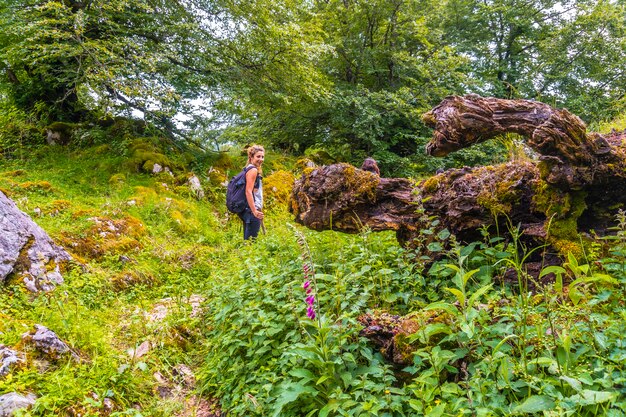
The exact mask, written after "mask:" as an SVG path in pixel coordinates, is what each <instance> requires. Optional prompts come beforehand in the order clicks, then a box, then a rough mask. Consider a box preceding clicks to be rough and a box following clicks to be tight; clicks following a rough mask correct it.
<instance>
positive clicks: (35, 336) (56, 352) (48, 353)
mask: <svg viewBox="0 0 626 417" xmlns="http://www.w3.org/2000/svg"><path fill="white" fill-rule="evenodd" d="M22 340H24V342H26V343H27V344H29V345H31V346H33V347H34V348H35V350H36V351H37V352H39V353H40V354H41V355H42V357H43V358H44V359H47V360H58V359H60V358H62V357H65V356H67V355H69V356H71V357H72V359H74V360H79V359H80V358H79V356H78V355H77V354H76V353H75V352H74V351H73V350H72V348H70V347H69V346H68V344H67V343H65V342H64V341H63V340H61V339H60V338H59V336H57V334H56V333H55V332H53V331H52V330H50V329H48V328H47V327H45V326H42V325H40V324H36V325H35V331H34V332H32V331H31V332H28V333H24V334H23V335H22Z"/></svg>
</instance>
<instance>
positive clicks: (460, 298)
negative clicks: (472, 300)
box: [445, 288, 465, 306]
mask: <svg viewBox="0 0 626 417" xmlns="http://www.w3.org/2000/svg"><path fill="white" fill-rule="evenodd" d="M445 290H446V291H448V292H450V293H452V294H453V295H454V296H455V297H456V300H457V301H458V302H459V304H461V306H465V295H464V294H463V292H461V291H460V290H458V289H456V288H445Z"/></svg>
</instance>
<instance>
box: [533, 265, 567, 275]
mask: <svg viewBox="0 0 626 417" xmlns="http://www.w3.org/2000/svg"><path fill="white" fill-rule="evenodd" d="M566 272H567V271H566V270H565V268H563V267H562V266H558V265H552V266H547V267H545V268H543V269H542V270H541V272H540V273H539V278H543V277H545V276H546V275H548V274H554V275H555V276H559V275H563V274H565V273H566Z"/></svg>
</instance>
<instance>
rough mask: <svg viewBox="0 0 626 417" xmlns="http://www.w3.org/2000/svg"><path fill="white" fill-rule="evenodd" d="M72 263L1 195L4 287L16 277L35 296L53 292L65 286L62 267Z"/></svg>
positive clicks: (0, 257)
mask: <svg viewBox="0 0 626 417" xmlns="http://www.w3.org/2000/svg"><path fill="white" fill-rule="evenodd" d="M70 259H71V258H70V255H69V254H68V253H67V252H66V251H65V250H64V249H63V248H61V247H59V246H57V245H56V244H54V242H52V240H51V239H50V237H49V236H48V235H47V234H46V232H44V230H43V229H42V228H41V227H39V226H38V225H37V224H36V223H35V222H33V220H32V219H31V218H30V217H29V216H28V215H26V214H25V213H23V212H22V211H20V210H19V209H18V208H17V206H16V205H15V203H14V202H13V201H12V200H11V199H9V198H8V197H7V196H6V195H4V194H3V193H2V192H0V284H2V283H4V282H5V281H6V280H8V279H9V278H10V277H16V278H17V279H20V280H23V281H24V283H25V284H26V287H27V288H28V289H29V290H31V291H33V292H37V291H49V290H51V289H53V288H54V287H55V285H57V284H60V283H62V282H63V277H62V276H61V271H60V266H61V265H62V264H64V263H66V262H67V261H69V260H70Z"/></svg>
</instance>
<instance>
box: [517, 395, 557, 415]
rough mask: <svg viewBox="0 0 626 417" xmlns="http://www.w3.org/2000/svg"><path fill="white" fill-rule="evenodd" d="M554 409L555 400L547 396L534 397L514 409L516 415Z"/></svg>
mask: <svg viewBox="0 0 626 417" xmlns="http://www.w3.org/2000/svg"><path fill="white" fill-rule="evenodd" d="M553 408H554V400H552V398H550V397H548V396H547V395H533V396H531V397H528V398H527V399H526V400H525V401H524V402H523V403H521V404H518V405H517V406H516V407H515V408H513V413H514V414H531V413H540V412H542V411H548V410H551V409H553Z"/></svg>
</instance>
